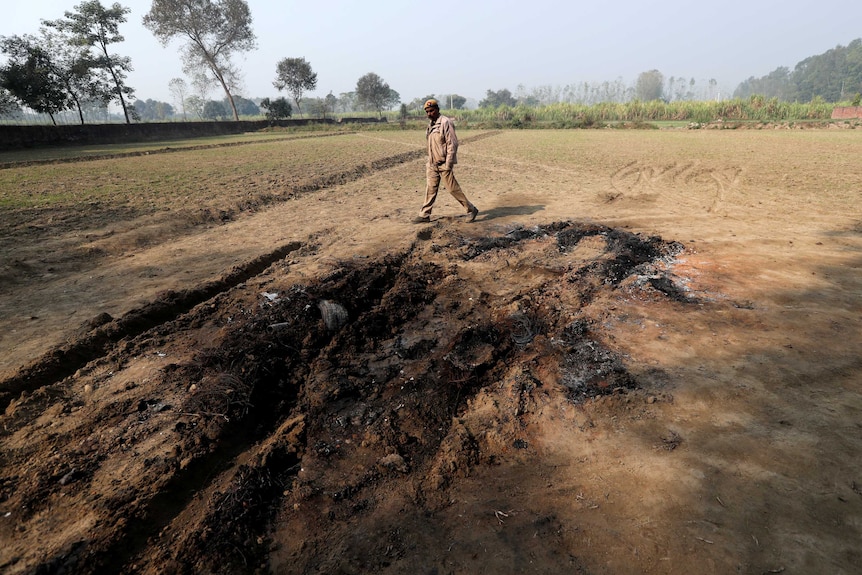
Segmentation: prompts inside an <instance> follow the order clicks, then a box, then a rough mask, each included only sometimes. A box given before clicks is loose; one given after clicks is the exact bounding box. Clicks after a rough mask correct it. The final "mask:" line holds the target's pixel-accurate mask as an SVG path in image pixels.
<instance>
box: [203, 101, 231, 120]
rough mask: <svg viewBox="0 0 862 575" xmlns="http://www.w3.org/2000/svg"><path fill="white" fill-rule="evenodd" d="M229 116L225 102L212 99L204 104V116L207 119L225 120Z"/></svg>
mask: <svg viewBox="0 0 862 575" xmlns="http://www.w3.org/2000/svg"><path fill="white" fill-rule="evenodd" d="M226 116H227V110H225V107H224V104H222V103H221V102H216V101H215V100H210V101H208V102H207V103H206V104H204V110H203V117H204V118H205V119H207V120H223V119H224V118H225V117H226Z"/></svg>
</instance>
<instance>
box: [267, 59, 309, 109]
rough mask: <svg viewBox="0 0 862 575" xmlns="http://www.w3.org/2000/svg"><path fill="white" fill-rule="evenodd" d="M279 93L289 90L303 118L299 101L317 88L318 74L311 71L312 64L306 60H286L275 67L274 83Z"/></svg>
mask: <svg viewBox="0 0 862 575" xmlns="http://www.w3.org/2000/svg"><path fill="white" fill-rule="evenodd" d="M272 85H273V86H275V88H276V90H278V91H279V92H280V91H282V90H287V92H288V94H290V95H291V96H293V101H294V102H296V109H297V110H298V111H299V115H300V117H301V116H302V109H301V108H300V107H299V101H300V100H301V99H302V93H303V92H305V91H306V90H314V89H315V88H316V87H317V74H316V73H315V72H313V71H312V70H311V64H309V63H308V62H306V61H305V58H284V59H283V60H281V61H280V62H279V63H278V64H277V65H276V67H275V82H273V83H272Z"/></svg>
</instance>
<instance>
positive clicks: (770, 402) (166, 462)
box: [0, 126, 862, 575]
mask: <svg viewBox="0 0 862 575" xmlns="http://www.w3.org/2000/svg"><path fill="white" fill-rule="evenodd" d="M313 136H326V137H313ZM460 136H461V139H462V147H461V151H460V154H459V156H460V158H459V159H460V162H461V163H460V164H459V167H458V171H457V174H458V177H459V179H460V181H461V183H462V185H463V187H464V189H465V191H466V193H467V195H468V197H470V199H471V200H473V202H474V203H475V204H476V205H477V206H478V207H479V209H480V210H481V212H480V215H479V217H478V218H477V220H476V222H474V223H472V224H470V223H466V222H464V221H463V220H462V219H461V217H460V216H461V214H460V209H458V206H457V205H456V204H455V202H454V201H453V200H452V199H451V197H450V196H448V194H447V193H446V192H445V191H441V195H440V198H439V201H438V204H437V207H436V209H435V214H434V218H433V221H432V222H431V223H430V224H427V225H415V224H411V223H409V222H410V219H411V218H412V217H413V216H414V215H415V214H416V212H417V211H418V209H419V206H420V204H421V203H422V192H421V191H419V190H422V188H423V185H424V181H423V179H424V169H423V160H422V143H423V141H422V137H423V133H422V131H421V130H410V131H405V132H398V131H380V132H371V131H363V132H359V133H345V134H336V135H332V134H328V135H327V134H304V135H291V134H282V135H281V137H272V138H270V139H269V140H267V141H260V142H256V143H246V144H244V145H234V146H225V147H212V148H197V149H188V150H184V149H182V147H179V148H178V147H177V146H176V145H174V147H173V149H171V150H169V151H167V152H166V153H156V152H157V151H158V150H151V153H149V154H145V155H134V156H128V157H126V156H119V157H116V158H102V159H90V160H87V161H79V162H68V163H48V164H37V165H28V166H18V167H15V166H11V167H10V166H8V165H7V166H4V168H5V169H0V424H2V425H0V572H2V573H4V574H9V575H11V574H19V573H33V574H36V573H38V574H61V573H63V574H66V573H75V574H96V573H123V574H157V573H159V574H161V573H182V574H185V573H188V574H192V573H195V574H197V573H276V574H293V573H297V574H298V573H327V574H353V573H356V574H358V573H384V574H396V573H399V574H400V573H413V574H420V575H432V574H434V575H445V574H500V573H548V574H551V573H554V574H556V573H583V574H627V573H647V574H659V573H672V574H692V573H717V574H726V573H746V574H768V573H786V574H819V573H824V574H825V573H828V574H841V573H846V574H850V573H858V572H859V565H860V564H862V465H860V461H862V394H860V391H862V354H860V350H862V270H860V266H862V207H860V206H862V203H860V195H862V162H860V161H859V159H860V158H862V132H860V131H859V130H858V129H846V128H845V129H842V128H840V127H837V126H831V127H823V128H819V129H768V130H685V129H678V130H670V129H669V130H656V131H625V130H595V131H502V132H493V131H487V132H479V131H470V130H464V131H462V132H461V133H460ZM236 139H240V140H241V139H242V138H235V140H236ZM252 139H254V138H253V137H251V136H249V140H252ZM66 153H68V151H67V152H66ZM16 159H20V158H16ZM0 161H3V158H0Z"/></svg>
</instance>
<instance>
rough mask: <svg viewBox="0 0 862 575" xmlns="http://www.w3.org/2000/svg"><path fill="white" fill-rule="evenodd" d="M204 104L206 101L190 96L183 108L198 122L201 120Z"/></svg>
mask: <svg viewBox="0 0 862 575" xmlns="http://www.w3.org/2000/svg"><path fill="white" fill-rule="evenodd" d="M204 104H206V99H204V98H201V97H200V96H198V95H197V94H192V95H191V96H189V97H187V98H186V101H185V108H188V110H189V111H190V112H191V113H192V114H194V115H195V116H196V117H197V119H198V120H203V118H204Z"/></svg>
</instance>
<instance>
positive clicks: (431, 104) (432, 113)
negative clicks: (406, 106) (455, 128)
mask: <svg viewBox="0 0 862 575" xmlns="http://www.w3.org/2000/svg"><path fill="white" fill-rule="evenodd" d="M425 115H426V116H428V119H429V120H436V119H437V118H439V117H440V104H438V103H437V100H435V99H434V98H431V99H430V100H426V101H425Z"/></svg>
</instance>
